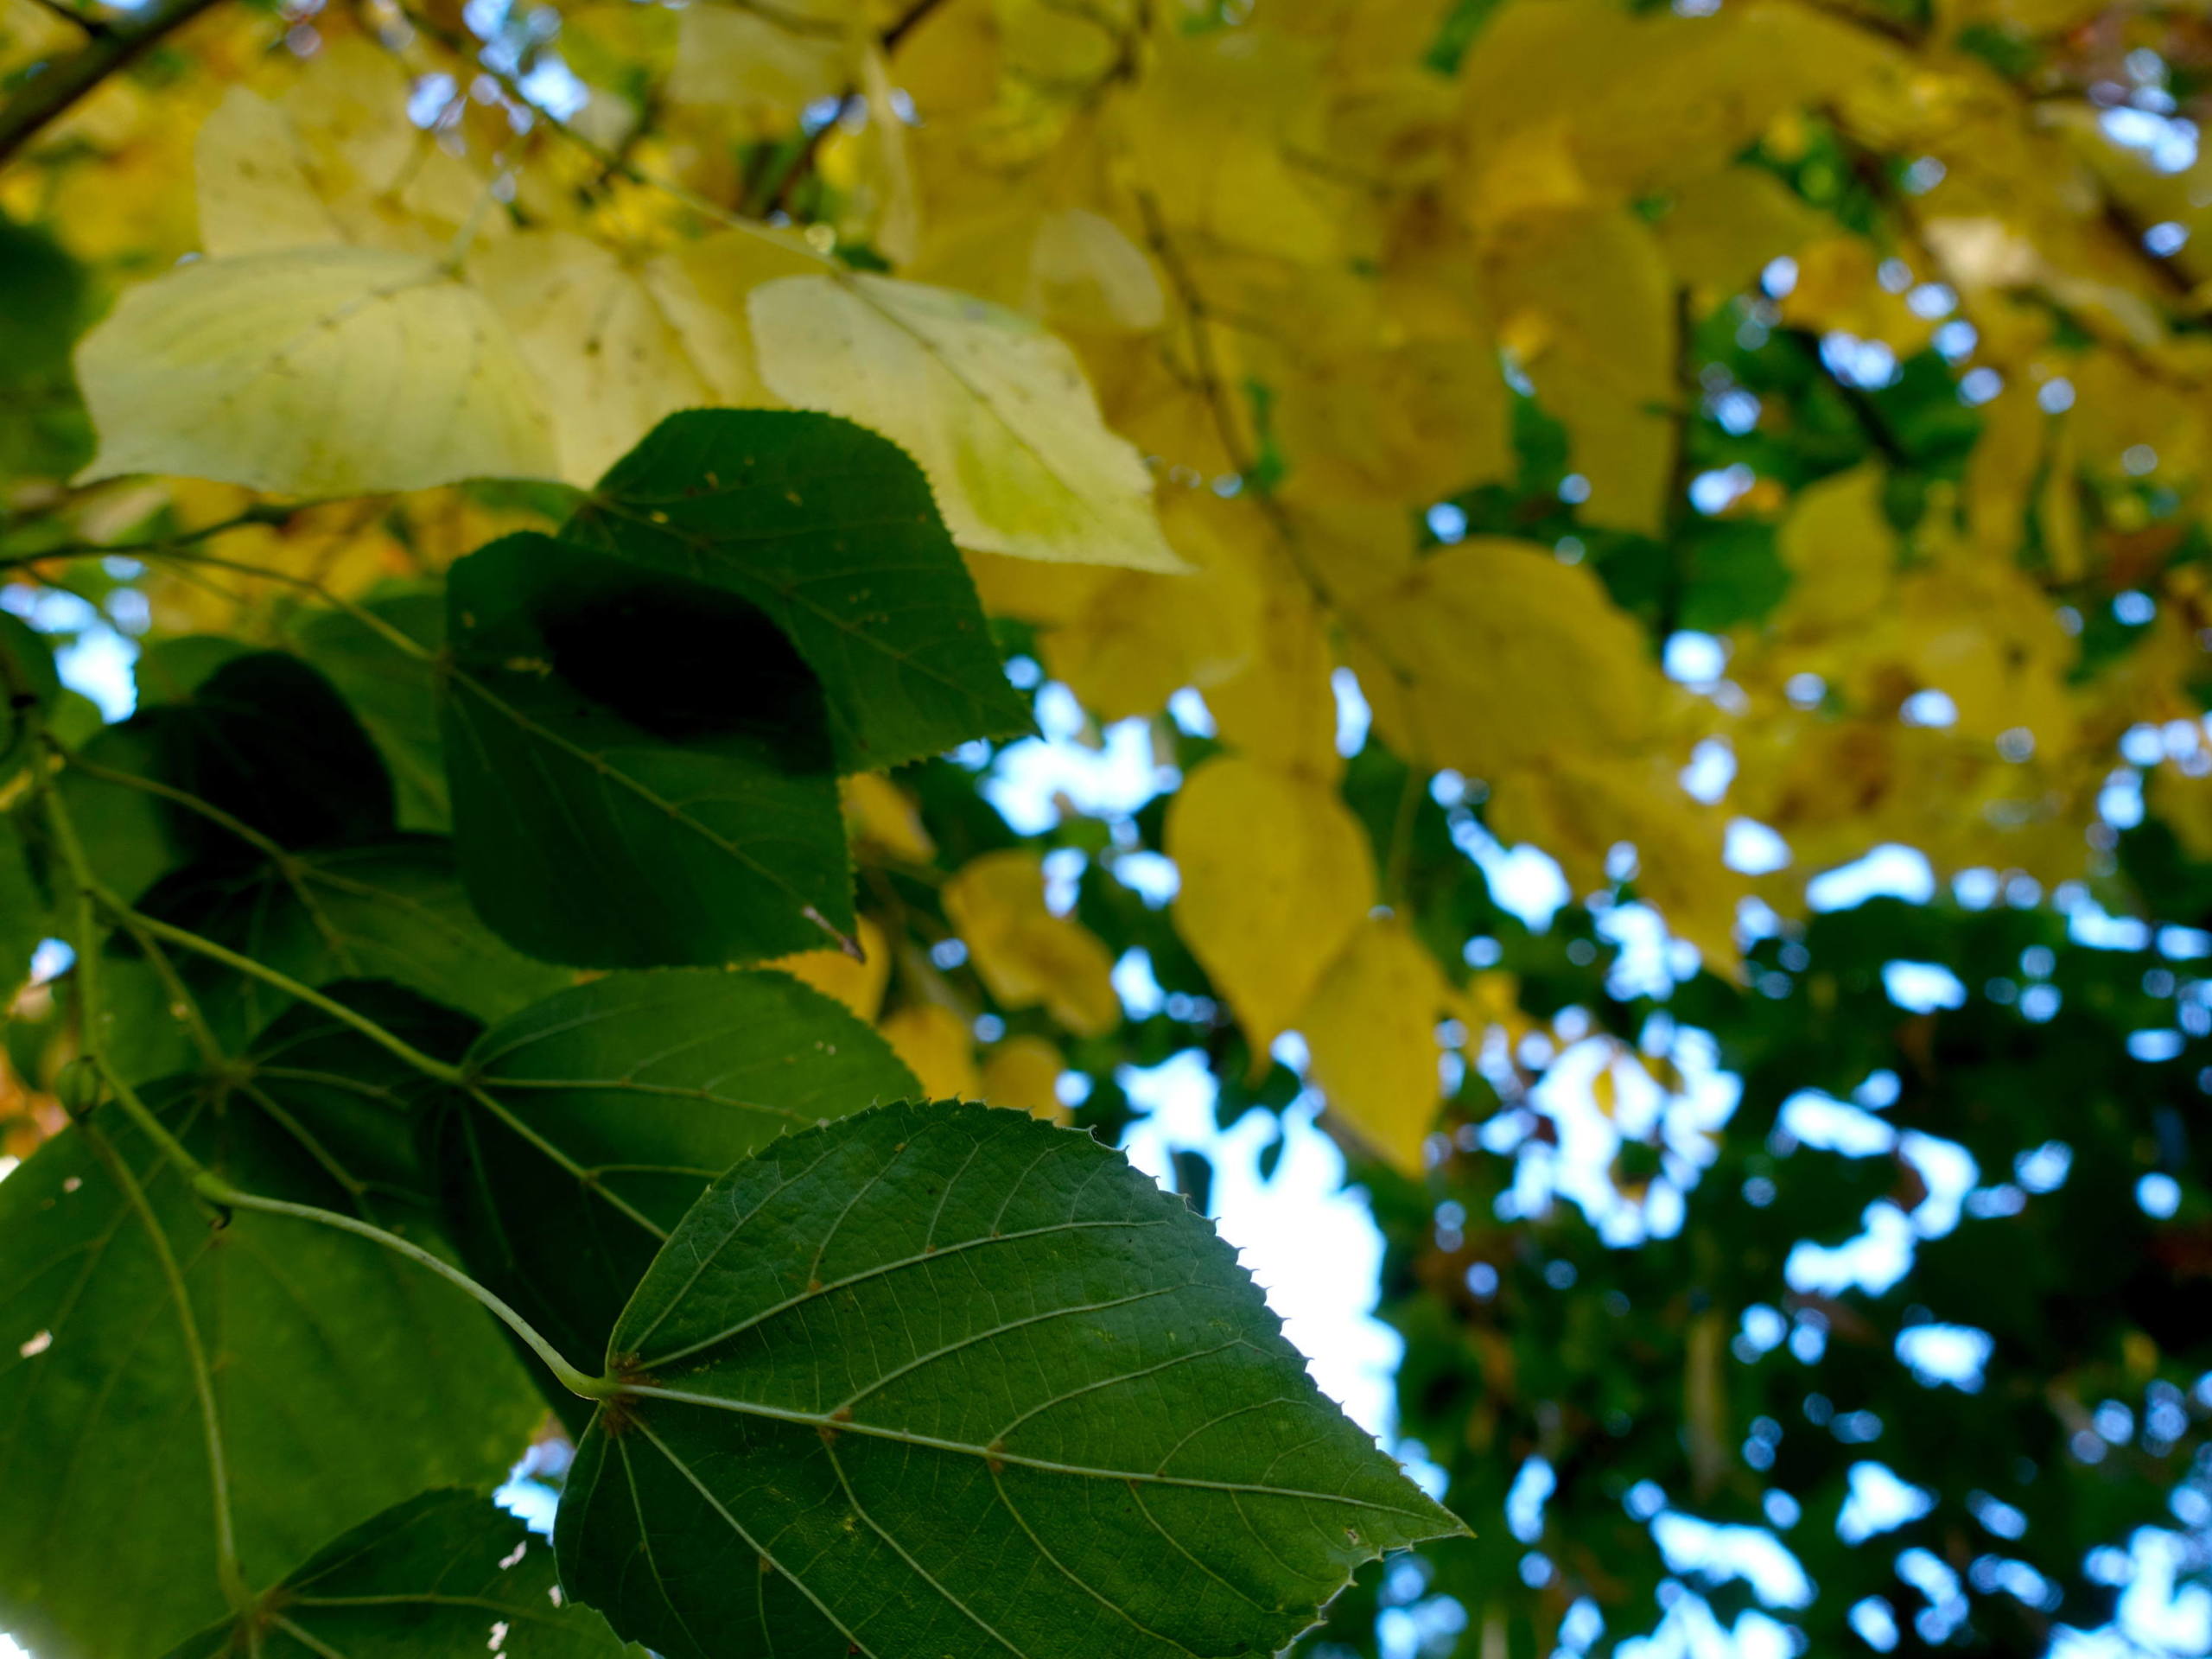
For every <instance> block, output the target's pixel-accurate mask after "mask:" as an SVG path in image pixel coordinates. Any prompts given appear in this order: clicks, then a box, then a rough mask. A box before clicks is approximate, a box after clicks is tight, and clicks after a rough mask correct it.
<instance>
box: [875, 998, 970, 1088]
mask: <svg viewBox="0 0 2212 1659" xmlns="http://www.w3.org/2000/svg"><path fill="white" fill-rule="evenodd" d="M876 1029H877V1030H878V1031H880V1032H881V1033H883V1040H884V1041H885V1042H887V1043H889V1044H890V1045H891V1050H892V1052H893V1053H894V1054H896V1055H898V1057H899V1058H900V1059H901V1060H903V1061H904V1062H906V1069H907V1070H908V1071H912V1073H913V1074H914V1076H915V1077H916V1079H917V1080H918V1082H919V1083H920V1084H921V1085H922V1093H923V1094H924V1095H925V1096H927V1097H928V1098H930V1099H931V1100H976V1099H980V1098H981V1097H982V1092H983V1080H982V1077H981V1076H980V1075H979V1074H978V1073H977V1071H976V1045H975V1041H974V1039H973V1038H972V1037H971V1036H970V1035H969V1030H968V1022H967V1021H966V1020H963V1019H962V1018H961V1017H960V1016H959V1015H958V1014H955V1013H954V1012H953V1011H952V1010H951V1009H950V1008H948V1007H941V1006H940V1005H938V1004H937V1003H935V1002H912V1003H909V1004H907V1006H906V1007H903V1008H899V1009H897V1010H895V1011H894V1012H893V1013H892V1014H887V1016H885V1018H884V1020H883V1023H882V1024H880V1026H878V1027H876Z"/></svg>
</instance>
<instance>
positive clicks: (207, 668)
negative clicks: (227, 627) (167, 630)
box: [130, 633, 253, 709]
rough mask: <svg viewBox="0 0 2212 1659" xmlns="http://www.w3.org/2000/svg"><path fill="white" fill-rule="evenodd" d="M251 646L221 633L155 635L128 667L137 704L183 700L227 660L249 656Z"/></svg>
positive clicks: (147, 707)
mask: <svg viewBox="0 0 2212 1659" xmlns="http://www.w3.org/2000/svg"><path fill="white" fill-rule="evenodd" d="M252 651H253V648H252V647H251V645H246V644H245V643H244V642H243V641H241V640H237V639H232V638H230V637H229V636H228V635H227V634H220V633H186V634H180V635H178V636H177V637H176V638H175V639H156V640H155V641H154V642H153V643H152V644H151V645H148V646H147V647H146V648H145V649H144V650H143V651H142V652H139V653H138V660H137V662H136V663H133V664H131V667H130V678H131V683H133V685H135V686H136V687H137V692H138V707H139V708H141V709H151V708H152V707H154V706H155V705H156V703H163V702H187V701H188V700H189V699H190V698H191V696H192V695H193V693H194V692H195V691H197V690H200V687H201V686H203V685H205V684H206V683H207V681H208V679H209V677H211V676H213V674H214V672H215V671H217V670H218V669H219V668H221V667H222V666H223V665H224V664H226V663H233V662H236V661H237V660H238V658H241V657H246V656H251V654H252Z"/></svg>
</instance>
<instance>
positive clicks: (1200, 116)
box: [1121, 29, 1341, 265]
mask: <svg viewBox="0 0 2212 1659" xmlns="http://www.w3.org/2000/svg"><path fill="white" fill-rule="evenodd" d="M1157 50H1158V52H1159V59H1158V61H1157V62H1156V63H1154V65H1153V67H1152V69H1151V73H1148V74H1147V75H1146V76H1145V77H1144V79H1143V81H1142V83H1141V85H1140V86H1138V88H1137V89H1136V91H1135V94H1134V96H1132V97H1130V98H1128V99H1126V100H1124V102H1123V105H1122V111H1121V113H1122V117H1123V124H1122V137H1123V140H1124V142H1125V143H1126V144H1127V145H1128V153H1129V158H1130V165H1131V168H1132V171H1133V172H1134V173H1135V178H1136V181H1137V184H1138V188H1140V189H1141V190H1142V191H1144V192H1145V193H1146V195H1147V199H1148V200H1150V201H1151V202H1152V203H1153V204H1154V207H1155V208H1156V210H1157V211H1158V213H1160V217H1161V218H1162V219H1165V220H1166V222H1167V223H1168V224H1169V225H1171V226H1177V227H1179V228H1183V229H1187V230H1192V231H1201V232H1205V235H1206V237H1207V238H1209V239H1211V240H1212V241H1214V242H1217V243H1219V244H1221V245H1224V246H1228V247H1232V248H1241V249H1245V250H1249V251H1252V252H1255V253H1265V254H1270V255H1273V256H1274V257H1277V258H1281V259H1286V260H1289V261H1292V262H1293V263H1294V264H1301V265H1322V264H1327V263H1329V262H1330V260H1331V258H1332V256H1333V255H1334V253H1335V252H1336V251H1337V248H1338V244H1339V242H1340V240H1341V238H1340V235H1339V230H1338V224H1339V221H1338V219H1336V218H1334V217H1333V216H1332V214H1331V213H1329V211H1328V209H1327V207H1326V206H1325V197H1324V196H1323V195H1322V194H1320V193H1319V190H1318V188H1317V187H1318V186H1319V182H1320V178H1319V173H1318V172H1317V171H1316V170H1314V169H1312V168H1306V169H1300V168H1294V167H1293V165H1292V164H1291V162H1290V160H1289V157H1288V156H1287V154H1286V152H1287V151H1288V150H1291V149H1296V150H1300V151H1302V152H1304V153H1306V154H1308V155H1319V154H1325V153H1326V149H1327V145H1326V142H1325V137H1324V135H1323V133H1322V131H1321V129H1320V125H1319V119H1318V117H1319V111H1320V110H1321V108H1322V99H1321V97H1320V86H1319V80H1320V60H1319V54H1318V53H1317V52H1316V51H1315V50H1314V49H1313V48H1311V47H1310V46H1308V45H1306V43H1305V42H1302V41H1291V40H1287V39H1285V38H1284V37H1283V36H1281V35H1275V34H1269V33H1268V32H1266V31H1263V30H1261V29H1209V30H1205V31H1202V32H1184V31H1176V32H1173V33H1169V34H1163V35H1162V36H1160V38H1159V41H1158V47H1157Z"/></svg>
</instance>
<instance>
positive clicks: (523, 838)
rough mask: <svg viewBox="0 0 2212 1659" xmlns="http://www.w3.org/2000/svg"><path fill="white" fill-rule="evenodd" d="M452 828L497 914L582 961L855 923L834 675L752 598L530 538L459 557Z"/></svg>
mask: <svg viewBox="0 0 2212 1659" xmlns="http://www.w3.org/2000/svg"><path fill="white" fill-rule="evenodd" d="M447 601H448V612H447V617H448V631H449V632H450V635H451V638H452V640H453V654H454V656H453V667H452V670H451V671H450V672H449V673H448V677H447V684H446V688H445V694H444V697H443V704H442V707H443V725H444V732H445V750H446V765H447V769H448V776H449V778H450V779H451V782H452V785H453V809H454V838H455V842H456V843H457V845H458V847H459V849H460V855H461V874H462V876H463V878H464V879H465V880H466V881H467V886H468V893H469V897H470V899H472V900H474V903H475V906H476V908H477V910H478V912H480V913H481V914H482V916H483V918H484V919H485V920H486V921H487V922H489V923H490V924H491V925H492V926H493V927H494V928H496V929H497V930H498V931H499V932H500V933H501V934H502V935H503V936H505V938H507V939H509V940H510V941H512V943H513V944H516V945H518V947H520V948H521V949H523V950H527V951H529V952H531V954H532V955H533V956H538V957H544V958H545V959H547V960H548V961H551V962H565V963H574V964H575V965H576V966H579V967H593V968H646V967H658V966H663V965H670V966H692V965H697V966H716V967H719V966H721V965H722V964H724V963H731V962H737V961H742V960H746V959H748V958H753V959H757V958H761V957H774V956H780V955H783V954H785V953H786V952H789V951H792V950H807V949H810V948H812V947H814V946H817V945H821V944H826V943H829V941H830V940H831V939H833V938H842V937H847V936H849V934H850V933H851V931H852V927H853V907H852V879H851V874H850V871H849V868H848V867H847V863H846V857H845V835H844V823H843V820H842V817H840V815H839V810H838V804H837V780H836V769H835V766H834V765H833V763H832V760H831V755H830V746H829V728H828V726H827V724H826V721H825V715H824V713H823V702H822V690H821V687H820V686H819V685H817V683H815V679H814V677H813V675H812V674H811V673H810V672H809V671H808V670H807V668H806V665H805V664H804V663H802V662H801V661H800V660H799V658H798V655H797V653H796V652H793V651H792V649H791V645H790V643H789V642H788V641H786V640H785V639H784V637H783V636H782V635H781V634H780V633H779V632H777V631H776V629H775V627H774V626H773V625H772V623H771V622H769V620H767V619H766V617H765V616H763V615H762V614H761V613H760V611H759V610H758V609H757V608H755V607H753V606H751V605H749V604H747V602H746V601H743V600H741V599H739V598H737V597H735V596H734V595H732V594H728V593H725V592H722V591H721V590H719V589H717V588H709V587H707V586H705V585H704V584H702V583H700V582H688V581H683V580H681V579H679V578H676V577H672V576H665V575H655V574H653V573H652V572H649V571H645V570H641V569H639V568H638V567H636V566H635V565H632V564H626V563H623V562H621V561H620V560H617V559H613V558H609V557H607V556H606V555H605V554H602V553H595V552H593V551H590V550H588V549H584V548H579V547H575V546H573V545H571V544H569V543H564V542H557V541H555V540H553V539H552V538H551V537H546V536H537V535H518V536H509V537H505V539H503V540H501V541H498V542H494V543H492V545H491V546H489V547H486V548H483V549H480V550H478V551H477V552H475V553H474V554H471V555H470V556H468V557H467V558H466V559H463V560H462V561H461V563H459V564H457V565H455V566H454V569H453V572H452V575H451V577H450V578H449V582H448V588H447Z"/></svg>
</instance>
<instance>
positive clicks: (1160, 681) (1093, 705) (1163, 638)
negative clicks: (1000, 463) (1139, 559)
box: [1032, 490, 1260, 720]
mask: <svg viewBox="0 0 2212 1659" xmlns="http://www.w3.org/2000/svg"><path fill="white" fill-rule="evenodd" d="M1233 513H1236V509H1233V508H1231V507H1230V505H1228V504H1225V503H1224V502H1221V501H1219V500H1217V499H1215V498H1214V497H1213V495H1212V494H1211V493H1210V492H1205V493H1201V492H1196V491H1190V490H1173V491H1172V492H1171V493H1170V494H1169V495H1168V497H1167V499H1166V503H1165V504H1164V505H1163V508H1162V512H1161V518H1162V520H1163V523H1164V524H1165V526H1166V530H1167V532H1168V536H1169V539H1170V542H1171V543H1172V544H1173V546H1174V548H1175V549H1176V550H1177V551H1178V552H1179V553H1181V554H1183V555H1184V556H1185V557H1186V558H1187V559H1188V560H1189V561H1190V563H1192V565H1193V566H1195V567H1196V574H1195V575H1188V576H1162V575H1153V574H1152V573H1151V572H1149V571H1143V570H1116V571H1110V572H1108V573H1107V575H1106V580H1105V581H1103V582H1099V583H1097V584H1096V585H1095V586H1088V587H1087V588H1086V589H1085V592H1084V603H1083V605H1082V606H1081V607H1080V608H1079V609H1078V610H1077V611H1076V613H1074V614H1073V615H1071V616H1070V617H1068V618H1067V619H1066V620H1063V621H1062V622H1060V623H1059V625H1058V626H1054V627H1052V628H1050V629H1048V630H1046V632H1045V633H1044V635H1043V636H1042V638H1041V639H1040V640H1039V648H1040V650H1041V651H1042V653H1043V655H1044V658H1045V664H1046V668H1047V670H1048V671H1050V672H1051V674H1052V677H1053V678H1054V679H1056V680H1061V681H1065V683H1067V685H1068V686H1069V687H1070V688H1071V690H1073V691H1074V692H1075V694H1076V695H1077V696H1078V697H1080V698H1081V699H1082V700H1083V704H1084V708H1086V709H1090V712H1091V713H1092V714H1094V715H1096V716H1097V717H1098V718H1099V719H1101V720H1119V719H1122V718H1123V717H1124V716H1126V715H1149V714H1155V713H1157V712H1158V711H1159V710H1160V709H1164V708H1166V705H1167V699H1168V698H1169V697H1170V696H1172V695H1173V693H1175V692H1176V691H1177V690H1180V689H1181V688H1182V687H1184V686H1186V685H1191V686H1197V687H1198V688H1199V689H1200V690H1205V689H1206V688H1209V687H1211V686H1213V685H1215V684H1217V683H1219V682H1221V681H1223V680H1224V679H1227V678H1228V677H1230V676H1232V675H1234V674H1236V672H1238V671H1240V670H1242V669H1243V667H1244V665H1245V664H1246V663H1247V662H1248V661H1249V659H1250V658H1251V657H1252V655H1253V653H1254V652H1255V650H1256V649H1257V648H1258V641H1257V638H1256V635H1257V633H1258V630H1259V626H1260V615H1259V613H1260V594H1259V592H1258V590H1257V589H1256V588H1255V586H1254V585H1253V583H1252V582H1251V579H1250V577H1249V575H1248V574H1247V572H1246V570H1245V569H1244V566H1243V560H1242V559H1241V557H1240V556H1239V555H1238V553H1237V552H1236V550H1235V549H1234V548H1233V547H1232V546H1231V545H1230V544H1229V543H1228V542H1227V541H1226V540H1225V539H1224V537H1223V536H1222V535H1221V534H1220V531H1221V529H1222V521H1223V520H1224V519H1227V518H1230V517H1231V515H1232V514H1233ZM1238 516H1249V515H1238ZM1032 568H1033V569H1035V568H1037V567H1034V566H1032Z"/></svg>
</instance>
